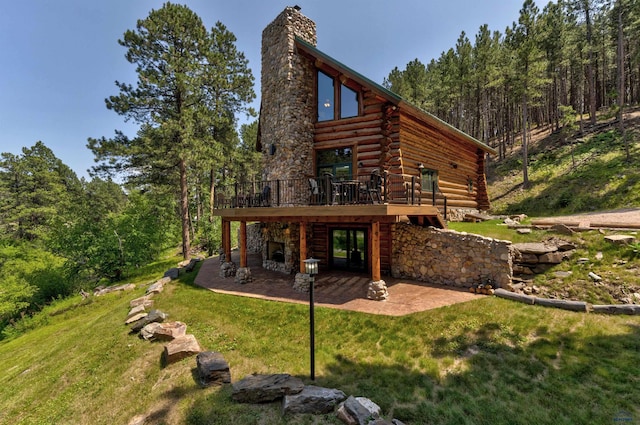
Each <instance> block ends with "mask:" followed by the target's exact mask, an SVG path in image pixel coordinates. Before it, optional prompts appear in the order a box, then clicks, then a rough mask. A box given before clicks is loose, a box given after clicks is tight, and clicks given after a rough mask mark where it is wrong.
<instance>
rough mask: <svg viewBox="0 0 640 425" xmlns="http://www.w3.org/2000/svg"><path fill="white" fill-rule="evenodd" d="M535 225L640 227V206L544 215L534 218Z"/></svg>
mask: <svg viewBox="0 0 640 425" xmlns="http://www.w3.org/2000/svg"><path fill="white" fill-rule="evenodd" d="M532 223H533V224H534V225H549V224H551V225H552V224H556V223H562V224H565V225H567V226H570V227H582V228H587V227H593V228H612V229H640V208H622V209H617V210H610V211H597V212H593V213H585V214H576V215H567V216H562V217H544V218H539V219H536V220H533V221H532Z"/></svg>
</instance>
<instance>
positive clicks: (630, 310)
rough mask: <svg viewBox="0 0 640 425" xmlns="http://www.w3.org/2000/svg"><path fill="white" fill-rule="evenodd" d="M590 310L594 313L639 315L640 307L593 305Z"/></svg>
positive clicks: (631, 305) (634, 305)
mask: <svg viewBox="0 0 640 425" xmlns="http://www.w3.org/2000/svg"><path fill="white" fill-rule="evenodd" d="M591 308H592V311H593V312H594V313H607V314H629V315H640V305H637V304H606V305H593V306H592V307H591Z"/></svg>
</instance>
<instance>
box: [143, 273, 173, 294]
mask: <svg viewBox="0 0 640 425" xmlns="http://www.w3.org/2000/svg"><path fill="white" fill-rule="evenodd" d="M169 282H171V278H169V277H163V278H162V279H159V280H156V281H155V282H154V283H152V284H151V286H149V287H148V288H147V292H146V293H147V295H148V294H159V293H160V292H162V290H163V289H164V285H166V284H167V283H169Z"/></svg>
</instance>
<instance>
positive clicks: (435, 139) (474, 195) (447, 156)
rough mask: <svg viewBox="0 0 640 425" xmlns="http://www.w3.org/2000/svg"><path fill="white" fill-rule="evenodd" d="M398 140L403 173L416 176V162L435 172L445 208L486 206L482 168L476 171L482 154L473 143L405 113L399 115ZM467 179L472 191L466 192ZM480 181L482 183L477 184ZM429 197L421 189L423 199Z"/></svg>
mask: <svg viewBox="0 0 640 425" xmlns="http://www.w3.org/2000/svg"><path fill="white" fill-rule="evenodd" d="M400 124H401V130H400V140H401V145H402V148H401V149H402V157H403V160H404V165H405V167H404V169H403V172H404V174H406V175H408V176H411V175H415V176H419V175H420V171H419V169H418V165H419V164H420V163H422V164H423V165H424V167H425V168H427V169H433V170H437V171H438V186H439V188H440V190H441V191H442V193H443V194H444V196H446V198H447V206H448V207H449V208H474V209H476V208H478V209H487V208H488V199H487V196H486V182H485V181H484V171H482V174H479V173H478V170H479V167H480V162H481V163H482V166H483V164H484V162H483V158H484V157H483V156H481V158H480V160H479V158H478V156H479V155H483V154H482V151H480V150H479V149H478V148H477V147H476V146H473V145H470V144H469V143H468V142H465V141H462V140H461V139H460V138H459V137H456V135H455V134H453V133H451V132H443V131H440V130H438V129H436V128H434V127H432V126H430V125H428V124H427V123H425V122H423V121H420V120H418V119H416V118H415V117H413V116H411V115H409V114H406V113H404V114H401V117H400ZM469 179H471V181H472V182H473V190H472V191H471V192H469V186H468V182H469ZM481 183H484V184H481ZM430 196H431V194H430V193H427V190H425V188H423V199H425V200H428V198H429V197H430Z"/></svg>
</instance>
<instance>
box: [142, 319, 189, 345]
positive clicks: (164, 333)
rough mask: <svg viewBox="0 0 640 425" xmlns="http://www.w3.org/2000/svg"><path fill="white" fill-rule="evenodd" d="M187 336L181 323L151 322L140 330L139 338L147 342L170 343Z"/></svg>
mask: <svg viewBox="0 0 640 425" xmlns="http://www.w3.org/2000/svg"><path fill="white" fill-rule="evenodd" d="M186 334H187V325H186V324H184V323H182V322H168V323H159V322H151V323H149V324H148V325H145V326H144V327H143V328H142V329H141V330H140V337H142V338H143V339H145V340H147V341H156V340H158V341H172V340H174V339H176V338H178V337H179V336H184V335H186Z"/></svg>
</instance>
